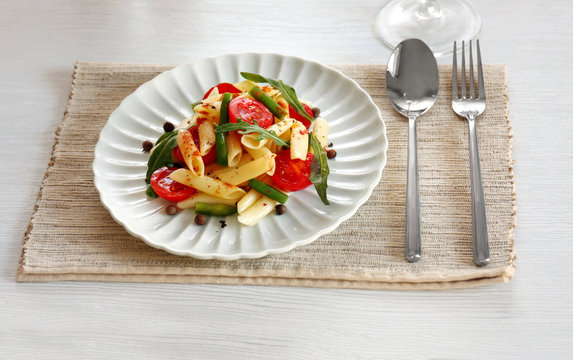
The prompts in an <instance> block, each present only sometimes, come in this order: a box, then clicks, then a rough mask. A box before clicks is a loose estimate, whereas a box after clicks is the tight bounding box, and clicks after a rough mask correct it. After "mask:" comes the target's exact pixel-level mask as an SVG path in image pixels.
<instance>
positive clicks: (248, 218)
mask: <svg viewBox="0 0 573 360" xmlns="http://www.w3.org/2000/svg"><path fill="white" fill-rule="evenodd" d="M277 204H278V202H277V201H275V200H272V199H269V198H268V197H266V196H264V195H263V196H261V198H260V199H259V200H257V201H256V202H255V203H254V204H253V205H251V206H250V207H249V208H248V209H247V210H245V211H243V213H242V214H239V216H238V217H237V220H239V222H240V223H241V224H243V225H247V226H253V225H256V224H257V223H258V222H259V221H260V220H261V219H262V218H264V217H265V216H267V215H268V214H269V213H270V212H271V211H273V210H274V208H275V206H277Z"/></svg>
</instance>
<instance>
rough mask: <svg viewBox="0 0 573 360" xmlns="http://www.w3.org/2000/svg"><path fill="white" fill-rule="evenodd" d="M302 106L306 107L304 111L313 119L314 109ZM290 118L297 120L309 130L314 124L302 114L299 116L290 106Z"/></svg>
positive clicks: (305, 105)
mask: <svg viewBox="0 0 573 360" xmlns="http://www.w3.org/2000/svg"><path fill="white" fill-rule="evenodd" d="M302 106H304V111H306V113H307V114H308V115H310V117H311V118H312V109H311V108H310V106H308V105H307V104H302ZM288 116H289V117H291V118H293V119H295V120H298V121H300V122H301V123H302V124H303V125H304V126H306V128H307V129H308V128H309V127H310V125H311V124H312V123H311V122H310V121H308V120H307V119H305V118H304V117H303V116H302V115H301V114H299V113H298V112H297V111H296V110H295V109H293V108H292V106H290V105H289V106H288Z"/></svg>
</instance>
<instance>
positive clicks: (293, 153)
mask: <svg viewBox="0 0 573 360" xmlns="http://www.w3.org/2000/svg"><path fill="white" fill-rule="evenodd" d="M307 153H308V130H307V129H306V127H305V126H304V125H303V124H302V123H301V122H300V121H295V123H294V125H293V126H292V128H291V136H290V158H291V159H301V160H305V159H306V154H307Z"/></svg>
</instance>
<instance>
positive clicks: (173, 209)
mask: <svg viewBox="0 0 573 360" xmlns="http://www.w3.org/2000/svg"><path fill="white" fill-rule="evenodd" d="M165 213H167V215H175V214H177V206H175V205H169V206H168V207H167V208H166V209H165Z"/></svg>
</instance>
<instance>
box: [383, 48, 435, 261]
mask: <svg viewBox="0 0 573 360" xmlns="http://www.w3.org/2000/svg"><path fill="white" fill-rule="evenodd" d="M439 82H440V80H439V72H438V64H437V63H436V58H435V57H434V54H433V53H432V50H430V48H429V47H428V46H427V45H426V44H425V43H424V42H423V41H421V40H418V39H408V40H404V41H402V42H401V43H400V44H398V46H396V48H395V49H394V51H393V52H392V55H391V56H390V59H389V60H388V68H387V70H386V91H387V93H388V99H389V100H390V102H391V103H392V105H393V106H394V108H395V109H396V110H397V111H398V112H399V113H400V114H402V115H403V116H406V117H407V118H408V180H407V185H406V259H407V260H408V261H409V262H416V261H418V260H420V257H421V255H422V245H421V240H420V198H419V194H418V155H417V145H416V119H417V118H418V117H419V116H420V115H422V114H424V113H425V112H426V111H428V109H430V108H431V107H432V105H434V102H435V101H436V99H437V97H438V86H439Z"/></svg>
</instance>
